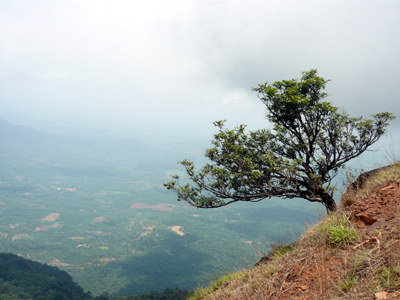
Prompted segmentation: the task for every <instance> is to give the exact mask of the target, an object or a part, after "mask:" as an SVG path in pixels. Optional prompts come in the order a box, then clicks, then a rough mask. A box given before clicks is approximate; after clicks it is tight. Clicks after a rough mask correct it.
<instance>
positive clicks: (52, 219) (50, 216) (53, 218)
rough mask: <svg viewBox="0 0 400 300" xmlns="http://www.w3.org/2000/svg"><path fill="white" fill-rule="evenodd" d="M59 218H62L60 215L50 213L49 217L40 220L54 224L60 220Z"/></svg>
mask: <svg viewBox="0 0 400 300" xmlns="http://www.w3.org/2000/svg"><path fill="white" fill-rule="evenodd" d="M59 216H60V214H59V213H49V214H48V215H47V216H45V217H44V218H41V219H40V220H42V221H49V222H54V221H55V220H57V219H58V217H59Z"/></svg>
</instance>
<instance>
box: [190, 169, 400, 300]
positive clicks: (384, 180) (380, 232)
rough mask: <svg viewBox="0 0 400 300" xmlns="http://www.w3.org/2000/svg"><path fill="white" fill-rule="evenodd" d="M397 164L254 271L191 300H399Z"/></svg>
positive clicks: (197, 293) (219, 282)
mask: <svg viewBox="0 0 400 300" xmlns="http://www.w3.org/2000/svg"><path fill="white" fill-rule="evenodd" d="M399 197H400V166H399V165H398V164H394V165H393V166H392V167H390V168H386V169H382V170H381V171H380V172H377V173H376V174H374V175H373V176H371V177H370V178H368V179H367V180H366V182H364V183H363V184H362V185H360V186H359V187H358V189H357V190H354V189H352V188H350V189H348V191H347V192H346V193H344V194H343V196H342V198H341V205H340V207H339V209H338V210H337V211H336V212H334V213H331V214H329V215H328V216H327V217H325V218H324V219H322V220H321V221H320V222H319V223H318V224H316V225H314V226H310V227H309V228H308V230H307V231H306V233H305V234H304V235H303V236H302V237H301V238H300V239H299V240H298V241H297V242H296V243H295V244H291V245H288V246H285V245H277V246H276V247H275V249H274V250H273V251H272V252H271V253H270V254H269V255H268V257H265V258H264V259H263V260H262V262H260V264H258V265H256V266H255V267H254V268H253V269H250V270H243V271H240V272H237V273H233V274H228V275H226V276H224V277H221V278H219V279H217V280H216V281H215V282H213V283H212V284H211V285H210V286H208V287H206V288H204V289H198V290H196V291H195V292H194V295H193V296H192V297H191V298H190V299H191V300H200V299H202V300H206V299H207V300H217V299H221V300H222V299H224V300H225V299H232V300H239V299H249V300H261V299H270V300H274V299H276V300H277V299H310V300H311V299H371V300H372V299H398V298H399V297H400V247H399V243H400V206H399V203H398V199H399Z"/></svg>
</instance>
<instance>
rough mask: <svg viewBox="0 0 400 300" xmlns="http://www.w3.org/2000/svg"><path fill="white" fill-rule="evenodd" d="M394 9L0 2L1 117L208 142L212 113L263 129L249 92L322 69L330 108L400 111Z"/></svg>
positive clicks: (370, 4)
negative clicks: (277, 81)
mask: <svg viewBox="0 0 400 300" xmlns="http://www.w3.org/2000/svg"><path fill="white" fill-rule="evenodd" d="M399 16H400V2H399V1H382V0H380V1H168V0H163V1H148V0H146V1H115V0H113V1H98V0H96V1H79V0H76V1H35V0H30V1H19V0H12V1H4V0H3V1H1V0H0V43H1V44H0V51H1V52H0V117H1V118H5V119H6V120H8V121H9V122H11V123H13V124H24V125H32V126H39V125H40V126H54V127H56V126H69V127H83V128H86V129H93V128H95V129H96V128H99V129H108V128H109V129H123V130H126V131H133V132H134V131H141V132H143V131H145V132H148V133H149V134H153V135H155V134H162V135H163V136H164V137H165V138H168V137H170V138H171V139H178V140H179V139H188V138H194V139H195V138H196V137H199V138H207V137H209V138H211V134H212V133H213V132H215V130H214V128H213V125H212V122H213V121H215V120H221V119H228V125H229V126H234V125H236V124H241V123H246V124H249V127H250V128H251V129H255V128H260V127H264V126H268V124H267V122H266V120H265V111H264V106H263V104H262V103H261V101H260V100H259V99H258V98H257V95H256V93H255V92H252V91H251V87H255V86H257V84H259V83H265V82H267V81H268V82H271V83H272V82H273V81H276V80H282V79H290V78H299V77H300V76H301V72H302V71H306V70H310V69H313V68H316V69H318V71H319V75H320V76H322V77H324V78H327V79H331V82H329V83H328V85H327V91H328V92H329V93H330V94H331V96H330V97H329V98H327V100H328V101H331V102H332V103H333V104H334V105H335V106H339V107H343V108H345V109H346V111H347V112H349V113H350V114H351V115H353V116H360V115H364V116H368V115H370V114H373V113H376V112H381V111H389V112H392V113H394V114H395V115H397V116H398V117H399V118H400V105H399V103H400V97H399V96H400V89H399V86H400V83H399V82H400V59H399V55H400V18H399ZM399 120H400V119H399ZM399 120H397V121H395V122H393V123H392V125H391V126H390V129H391V131H392V132H393V135H394V136H395V137H396V138H397V136H398V135H397V134H396V131H397V129H398V128H400V121H399ZM396 143H397V142H396Z"/></svg>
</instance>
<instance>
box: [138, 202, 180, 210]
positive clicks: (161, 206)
mask: <svg viewBox="0 0 400 300" xmlns="http://www.w3.org/2000/svg"><path fill="white" fill-rule="evenodd" d="M131 207H132V208H135V209H152V210H157V211H172V208H174V207H178V206H177V205H174V204H169V203H159V204H156V205H147V204H143V203H141V202H137V203H134V204H132V205H131Z"/></svg>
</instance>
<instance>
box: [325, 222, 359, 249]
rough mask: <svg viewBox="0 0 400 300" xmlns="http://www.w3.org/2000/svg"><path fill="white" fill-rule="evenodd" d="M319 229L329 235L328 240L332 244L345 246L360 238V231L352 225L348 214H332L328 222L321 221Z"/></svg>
mask: <svg viewBox="0 0 400 300" xmlns="http://www.w3.org/2000/svg"><path fill="white" fill-rule="evenodd" d="M317 230H318V231H319V232H321V233H324V234H326V235H327V240H328V242H329V243H331V244H336V245H339V246H343V245H345V244H347V243H350V242H351V241H354V240H356V239H357V238H358V236H359V233H358V232H357V230H355V229H354V228H352V227H350V224H349V218H348V217H347V216H345V215H344V216H342V217H337V216H336V215H332V216H331V217H329V219H328V220H327V222H325V223H320V224H319V225H318V228H317Z"/></svg>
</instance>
